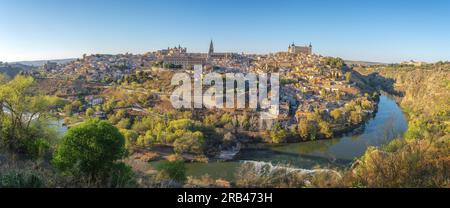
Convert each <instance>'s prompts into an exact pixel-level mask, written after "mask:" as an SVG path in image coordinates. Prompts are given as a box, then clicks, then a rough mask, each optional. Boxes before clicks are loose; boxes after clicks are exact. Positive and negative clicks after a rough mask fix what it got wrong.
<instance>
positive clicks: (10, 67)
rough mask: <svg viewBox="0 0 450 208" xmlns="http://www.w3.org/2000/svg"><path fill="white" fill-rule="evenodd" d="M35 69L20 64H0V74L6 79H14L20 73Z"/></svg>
mask: <svg viewBox="0 0 450 208" xmlns="http://www.w3.org/2000/svg"><path fill="white" fill-rule="evenodd" d="M35 69H37V67H34V66H28V65H24V64H20V63H9V64H4V63H2V64H0V74H5V75H7V76H8V77H10V78H12V77H15V76H16V75H17V74H18V73H20V72H21V71H30V70H35Z"/></svg>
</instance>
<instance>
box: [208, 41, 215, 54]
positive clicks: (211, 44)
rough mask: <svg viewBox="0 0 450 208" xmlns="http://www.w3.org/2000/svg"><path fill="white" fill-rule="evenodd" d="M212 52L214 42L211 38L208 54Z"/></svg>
mask: <svg viewBox="0 0 450 208" xmlns="http://www.w3.org/2000/svg"><path fill="white" fill-rule="evenodd" d="M213 53H214V43H213V41H212V39H211V43H210V44H209V52H208V54H213Z"/></svg>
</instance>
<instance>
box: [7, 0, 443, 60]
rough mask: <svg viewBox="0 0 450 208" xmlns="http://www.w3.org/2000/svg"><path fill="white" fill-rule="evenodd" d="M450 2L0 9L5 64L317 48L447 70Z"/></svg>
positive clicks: (236, 1)
mask: <svg viewBox="0 0 450 208" xmlns="http://www.w3.org/2000/svg"><path fill="white" fill-rule="evenodd" d="M449 26H450V1H448V0H442V1H439V0H428V1H426V0H423V1H416V0H409V1H406V0H376V1H366V0H340V1H336V0H322V1H321V0H314V1H312V0H308V1H301V0H284V1H283V0H273V1H265V0H247V1H245V0H155V1H151V0H146V1H143V0H142V1H139V0H127V1H125V0H0V61H19V60H20V61H22V60H40V59H57V58H71V57H81V55H82V54H83V53H88V54H91V53H125V52H132V53H142V52H146V51H153V50H157V49H161V48H167V47H168V46H174V45H178V44H181V45H183V46H186V47H188V50H189V51H193V52H206V51H207V49H208V46H209V41H210V39H211V38H213V39H214V42H215V47H216V51H232V52H250V53H266V52H273V51H281V50H286V48H287V46H288V44H290V43H291V42H292V41H295V43H297V44H298V45H302V44H309V42H312V44H313V46H314V51H315V52H316V53H319V54H323V55H330V56H339V57H342V58H345V59H351V60H365V61H380V62H399V61H404V60H411V59H414V60H423V61H438V60H450V27H449Z"/></svg>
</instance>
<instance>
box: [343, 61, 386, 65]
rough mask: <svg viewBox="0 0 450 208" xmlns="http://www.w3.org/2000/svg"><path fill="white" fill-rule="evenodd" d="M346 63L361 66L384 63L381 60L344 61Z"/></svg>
mask: <svg viewBox="0 0 450 208" xmlns="http://www.w3.org/2000/svg"><path fill="white" fill-rule="evenodd" d="M344 62H345V63H346V64H347V65H361V66H373V65H386V63H381V62H370V61H350V60H345V61H344Z"/></svg>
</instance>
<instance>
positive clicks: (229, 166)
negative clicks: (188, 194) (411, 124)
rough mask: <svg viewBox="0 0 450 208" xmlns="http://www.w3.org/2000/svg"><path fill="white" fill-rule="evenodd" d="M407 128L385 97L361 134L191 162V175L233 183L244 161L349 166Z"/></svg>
mask: <svg viewBox="0 0 450 208" xmlns="http://www.w3.org/2000/svg"><path fill="white" fill-rule="evenodd" d="M406 129H407V120H406V118H405V115H404V114H403V112H402V110H401V108H400V107H399V106H398V105H397V103H396V102H395V101H394V100H392V99H391V98H389V97H387V96H381V98H380V103H379V106H378V112H377V114H376V115H375V117H374V118H373V119H371V120H369V121H368V122H367V123H366V124H365V125H364V127H363V129H362V131H361V130H360V131H358V132H359V133H358V134H356V133H353V134H347V135H344V136H342V137H340V138H336V139H332V140H320V141H311V142H304V143H294V144H283V145H260V146H259V147H255V148H251V149H244V150H242V151H241V153H240V154H239V156H238V157H237V158H236V161H229V162H210V163H207V164H206V163H189V164H187V175H192V176H202V175H205V174H208V175H209V176H211V177H213V178H225V179H228V180H232V179H233V178H234V175H235V173H236V170H237V168H238V167H239V166H240V164H241V163H242V161H258V162H270V163H272V164H274V165H276V164H283V165H290V166H293V167H296V168H302V169H311V168H314V167H318V166H320V167H322V168H342V167H348V166H350V165H351V163H352V162H353V161H354V159H355V158H357V157H360V156H362V155H363V154H364V152H365V151H366V150H367V148H368V147H369V146H378V147H379V146H382V145H385V144H387V143H389V142H390V141H391V140H393V139H394V138H397V137H398V136H401V135H403V134H404V133H405V131H406Z"/></svg>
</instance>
